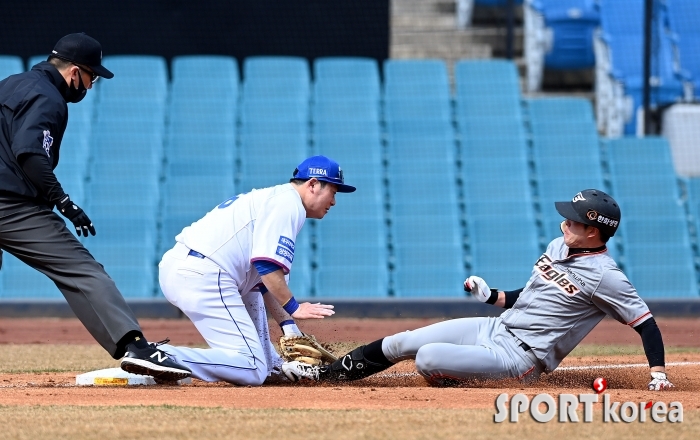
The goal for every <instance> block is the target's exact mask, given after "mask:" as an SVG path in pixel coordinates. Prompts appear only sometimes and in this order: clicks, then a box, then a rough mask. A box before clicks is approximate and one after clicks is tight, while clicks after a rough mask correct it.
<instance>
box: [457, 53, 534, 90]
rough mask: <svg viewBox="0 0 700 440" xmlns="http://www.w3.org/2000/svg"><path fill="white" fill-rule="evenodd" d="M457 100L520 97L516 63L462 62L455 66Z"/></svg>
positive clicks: (494, 61)
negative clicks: (495, 95) (506, 96)
mask: <svg viewBox="0 0 700 440" xmlns="http://www.w3.org/2000/svg"><path fill="white" fill-rule="evenodd" d="M455 83H456V86H457V90H456V92H457V99H458V100H461V99H474V98H475V97H481V96H490V95H492V94H497V95H510V96H513V95H515V96H519V95H520V79H519V76H518V71H517V68H516V67H515V63H513V62H512V61H507V60H488V61H484V60H460V61H458V62H457V63H456V64H455Z"/></svg>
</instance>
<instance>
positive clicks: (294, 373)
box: [282, 361, 318, 382]
mask: <svg viewBox="0 0 700 440" xmlns="http://www.w3.org/2000/svg"><path fill="white" fill-rule="evenodd" d="M282 372H283V373H284V375H285V376H287V377H288V378H289V380H291V381H292V382H298V381H299V379H309V380H318V367H316V366H313V365H309V364H305V363H303V362H299V361H291V362H285V363H283V364H282Z"/></svg>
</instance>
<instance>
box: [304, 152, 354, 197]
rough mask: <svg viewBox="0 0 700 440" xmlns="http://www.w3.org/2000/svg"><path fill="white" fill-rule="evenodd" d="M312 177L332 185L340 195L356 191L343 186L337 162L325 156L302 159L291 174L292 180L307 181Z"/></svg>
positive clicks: (343, 182) (348, 186)
mask: <svg viewBox="0 0 700 440" xmlns="http://www.w3.org/2000/svg"><path fill="white" fill-rule="evenodd" d="M312 177H315V178H316V179H318V180H322V181H324V182H328V183H332V184H334V185H335V186H337V187H338V192H341V193H351V192H354V191H355V189H356V188H355V187H354V186H350V185H346V184H345V180H344V179H343V170H341V169H340V165H338V162H336V161H334V160H333V159H331V158H329V157H326V156H312V157H309V158H308V159H304V161H303V162H302V163H300V164H299V166H298V167H296V169H295V170H294V174H292V179H302V180H309V179H311V178H312Z"/></svg>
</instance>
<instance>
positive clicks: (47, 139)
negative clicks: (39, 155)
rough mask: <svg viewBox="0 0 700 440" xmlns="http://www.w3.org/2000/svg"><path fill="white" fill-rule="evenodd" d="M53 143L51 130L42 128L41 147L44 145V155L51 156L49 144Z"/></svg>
mask: <svg viewBox="0 0 700 440" xmlns="http://www.w3.org/2000/svg"><path fill="white" fill-rule="evenodd" d="M52 145H53V138H52V137H51V132H50V131H49V130H44V142H43V143H42V145H41V146H42V147H44V151H46V155H47V156H49V157H51V146H52Z"/></svg>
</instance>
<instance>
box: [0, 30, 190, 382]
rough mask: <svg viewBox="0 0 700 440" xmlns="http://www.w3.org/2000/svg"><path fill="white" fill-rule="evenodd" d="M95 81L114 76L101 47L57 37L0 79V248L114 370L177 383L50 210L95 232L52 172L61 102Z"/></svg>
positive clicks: (173, 370)
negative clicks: (43, 57) (48, 292)
mask: <svg viewBox="0 0 700 440" xmlns="http://www.w3.org/2000/svg"><path fill="white" fill-rule="evenodd" d="M99 77H103V78H107V79H109V78H112V77H114V74H112V72H110V71H109V70H107V69H106V68H104V67H103V66H102V46H101V45H100V43H99V42H97V40H95V39H93V38H91V37H89V36H88V35H86V34H84V33H77V34H69V35H66V36H65V37H63V38H61V39H60V40H59V41H58V43H56V46H55V47H54V49H53V51H52V52H51V55H49V57H48V60H47V61H44V62H41V63H39V64H37V65H35V66H34V67H32V69H31V70H30V71H28V72H24V73H20V74H17V75H12V76H10V77H8V78H6V79H4V80H2V81H0V249H2V250H4V251H6V252H9V253H10V254H12V255H14V256H15V257H17V258H18V259H20V260H21V261H23V262H24V263H26V264H28V265H29V266H31V267H33V268H34V269H36V270H38V271H39V272H41V273H43V274H44V275H46V276H48V277H49V278H50V279H51V280H52V281H53V282H54V283H55V284H56V287H58V289H59V290H60V291H61V293H63V296H65V298H66V300H67V301H68V304H69V305H70V307H71V309H73V312H74V313H75V315H76V316H77V317H78V319H80V321H81V322H82V323H83V325H84V326H85V328H87V330H88V331H89V332H90V334H91V335H92V336H93V337H94V338H95V339H96V340H97V342H99V344H100V345H102V347H104V349H105V350H107V352H108V353H109V354H110V355H111V356H112V357H114V358H115V359H119V358H121V357H123V356H124V359H123V360H122V362H121V367H122V369H124V370H126V371H129V372H132V373H137V374H148V375H152V376H154V377H156V378H158V379H161V380H166V381H168V380H177V379H182V378H185V377H188V376H189V375H190V370H189V369H187V368H185V367H183V366H182V365H180V364H178V363H176V362H175V361H173V360H172V359H170V358H168V356H167V355H166V354H165V353H164V352H162V351H160V350H159V349H158V348H157V345H156V344H149V343H147V342H146V339H145V338H144V337H143V334H142V333H141V328H140V326H139V324H138V322H137V321H136V317H135V316H134V314H133V312H132V311H131V309H130V308H129V306H128V305H127V304H126V301H124V298H123V297H122V295H121V293H120V292H119V290H117V286H116V285H115V284H114V281H112V279H111V278H110V277H109V275H107V273H106V272H105V270H104V268H103V267H102V265H101V264H99V263H98V262H97V261H95V259H94V258H93V257H92V255H90V253H89V252H88V251H87V249H85V248H84V247H83V245H82V244H81V243H80V242H79V241H78V240H77V239H76V238H75V236H74V235H73V234H72V233H71V232H70V231H69V230H68V228H66V224H65V222H64V221H63V220H62V219H61V218H60V217H59V216H58V215H56V214H55V213H54V212H53V208H54V207H57V208H58V210H59V211H60V212H61V214H62V215H63V216H64V217H66V218H67V219H68V220H70V221H71V223H73V225H74V226H75V229H76V232H77V234H78V235H81V234H82V235H84V236H85V237H87V236H88V232H89V233H90V234H92V235H95V227H94V226H93V224H92V222H91V221H90V219H89V218H88V216H87V215H86V214H85V212H83V210H82V209H80V207H78V206H77V205H76V204H75V203H73V202H72V201H71V199H70V196H69V195H68V194H66V193H65V192H64V191H63V188H62V187H61V184H60V183H59V182H58V181H57V180H56V176H55V175H54V173H53V170H54V169H55V168H56V166H57V165H58V160H59V150H60V147H61V140H62V138H63V133H64V132H65V130H66V126H67V124H68V106H67V103H69V102H70V103H77V102H80V101H81V100H82V99H83V98H84V97H85V94H86V93H87V91H88V90H89V89H91V88H92V85H93V84H94V82H95V81H97V79H98V78H99ZM0 252H1V251H0ZM0 261H1V260H0Z"/></svg>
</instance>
